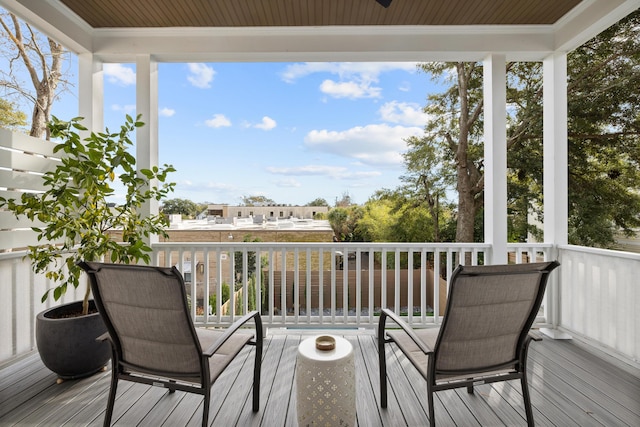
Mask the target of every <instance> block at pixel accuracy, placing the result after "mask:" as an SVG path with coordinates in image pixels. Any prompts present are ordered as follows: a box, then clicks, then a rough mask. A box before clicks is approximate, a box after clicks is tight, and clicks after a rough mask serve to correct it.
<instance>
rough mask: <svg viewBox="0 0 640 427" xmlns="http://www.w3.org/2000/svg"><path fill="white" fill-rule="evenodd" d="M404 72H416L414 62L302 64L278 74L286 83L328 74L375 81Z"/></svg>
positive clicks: (289, 66) (291, 66)
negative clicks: (390, 73) (393, 72)
mask: <svg viewBox="0 0 640 427" xmlns="http://www.w3.org/2000/svg"><path fill="white" fill-rule="evenodd" d="M395 70H404V71H407V72H415V71H416V63H415V62H302V63H295V64H291V65H288V66H287V68H285V70H284V71H283V72H282V73H281V74H280V75H281V77H282V79H283V80H284V81H285V82H287V83H293V82H294V81H295V80H297V79H299V78H301V77H305V76H308V75H310V74H315V73H330V74H335V75H338V76H339V77H340V78H341V79H348V78H351V77H353V76H359V77H360V78H362V79H369V80H377V79H378V76H379V75H380V74H381V73H385V72H389V71H395Z"/></svg>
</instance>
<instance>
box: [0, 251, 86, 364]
mask: <svg viewBox="0 0 640 427" xmlns="http://www.w3.org/2000/svg"><path fill="white" fill-rule="evenodd" d="M50 285H51V284H50V282H49V280H48V279H46V278H45V277H44V276H43V275H36V274H34V273H33V271H32V270H31V263H30V262H29V260H28V259H25V252H24V251H20V252H8V253H0V366H1V365H2V364H3V363H5V362H7V361H10V360H12V359H14V358H15V357H18V356H20V355H22V354H25V353H28V352H30V351H32V350H33V349H34V348H35V346H36V344H35V320H36V314H38V313H39V312H41V311H43V310H45V309H47V308H49V307H53V306H56V305H59V304H63V303H67V302H72V301H78V300H80V299H82V295H84V289H73V288H71V289H69V290H68V291H67V293H66V294H65V295H64V296H63V297H62V298H61V299H60V300H59V301H53V298H47V299H46V300H45V301H44V302H42V301H41V299H42V295H43V294H44V293H45V291H46V290H47V289H48V288H49V287H50Z"/></svg>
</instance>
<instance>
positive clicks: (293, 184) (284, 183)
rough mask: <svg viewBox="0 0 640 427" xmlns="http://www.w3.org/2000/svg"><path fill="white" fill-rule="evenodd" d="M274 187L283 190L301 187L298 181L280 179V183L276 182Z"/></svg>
mask: <svg viewBox="0 0 640 427" xmlns="http://www.w3.org/2000/svg"><path fill="white" fill-rule="evenodd" d="M276 185H277V186H278V187H283V188H298V187H302V184H300V183H299V182H298V181H296V180H295V179H293V178H290V179H282V180H280V181H277V182H276Z"/></svg>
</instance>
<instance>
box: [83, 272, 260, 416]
mask: <svg viewBox="0 0 640 427" xmlns="http://www.w3.org/2000/svg"><path fill="white" fill-rule="evenodd" d="M80 266H81V267H82V268H83V269H84V270H85V271H86V272H87V273H88V275H89V278H90V281H91V290H92V292H93V296H94V298H95V302H96V306H97V307H98V310H99V311H100V314H101V315H102V318H103V319H104V322H105V324H106V325H107V330H108V333H107V334H105V335H104V336H102V337H101V339H105V340H109V341H110V342H111V348H112V354H113V357H112V375H111V389H110V391H109V400H108V402H107V412H106V414H105V418H104V425H105V426H109V425H110V424H111V416H112V413H113V407H114V402H115V397H116V389H117V386H118V380H127V381H133V382H139V383H144V384H149V385H154V386H161V387H165V388H167V389H169V393H173V392H175V391H176V390H181V391H185V392H189V393H197V394H201V395H203V396H204V411H203V415H202V425H203V426H207V424H208V418H209V402H210V400H211V399H210V398H211V387H212V385H213V383H214V382H215V381H216V379H217V378H218V377H219V376H220V374H221V373H222V372H223V370H224V369H225V368H226V367H227V366H228V365H229V364H230V363H231V361H232V360H233V358H234V357H235V356H236V355H237V354H238V353H239V352H240V351H241V350H242V348H243V347H244V346H245V345H253V346H255V347H256V349H255V362H254V368H253V411H254V412H257V411H258V410H259V406H260V366H261V360H262V321H261V318H260V314H259V313H258V312H257V311H253V312H250V313H248V314H246V315H245V316H243V317H242V318H240V319H238V320H237V321H236V322H234V323H233V324H232V325H231V326H229V327H228V328H227V329H204V328H195V327H194V325H193V323H192V321H191V317H190V316H189V309H188V305H187V297H186V291H185V285H184V280H183V278H182V275H181V274H180V272H179V271H178V270H177V269H176V268H175V267H173V268H162V267H151V266H143V265H128V264H105V263H98V262H82V263H80ZM252 319H253V321H254V322H255V334H254V333H253V331H246V332H245V331H241V330H239V329H240V327H241V326H243V325H245V324H246V323H247V322H249V321H250V320H252ZM99 339H100V338H99Z"/></svg>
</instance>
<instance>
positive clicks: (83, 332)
mask: <svg viewBox="0 0 640 427" xmlns="http://www.w3.org/2000/svg"><path fill="white" fill-rule="evenodd" d="M90 306H91V307H93V308H95V304H94V303H93V301H91V302H90ZM81 308H82V301H77V302H72V303H70V304H63V305H60V306H58V307H53V308H50V309H47V310H45V311H43V312H41V313H39V314H38V315H37V317H36V344H37V346H38V352H39V353H40V358H41V359H42V362H43V363H44V365H45V366H46V367H47V368H49V369H50V370H52V371H53V372H55V373H56V374H58V376H60V378H63V379H74V378H82V377H86V376H89V375H92V374H94V373H96V372H98V371H100V370H101V369H102V368H103V367H104V366H105V365H106V364H107V362H108V361H109V359H110V358H111V346H110V345H109V343H108V341H100V342H98V341H96V338H97V337H99V336H100V335H102V334H104V333H105V332H107V327H106V326H105V324H104V322H103V321H102V318H101V317H100V313H97V312H96V313H92V314H89V315H87V316H78V317H68V318H59V317H60V314H64V313H65V312H73V311H75V310H78V309H81Z"/></svg>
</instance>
